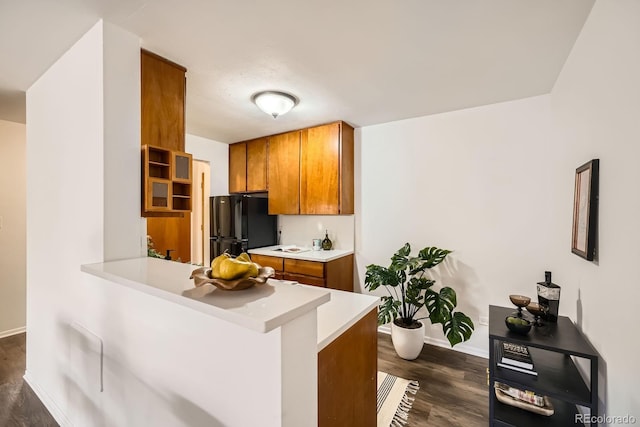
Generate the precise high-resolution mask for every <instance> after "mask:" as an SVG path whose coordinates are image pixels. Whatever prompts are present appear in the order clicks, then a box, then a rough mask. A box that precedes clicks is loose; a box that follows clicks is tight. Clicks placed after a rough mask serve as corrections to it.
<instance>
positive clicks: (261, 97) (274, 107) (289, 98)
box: [251, 90, 298, 119]
mask: <svg viewBox="0 0 640 427" xmlns="http://www.w3.org/2000/svg"><path fill="white" fill-rule="evenodd" d="M251 99H252V101H253V102H254V103H255V104H256V105H257V106H258V108H259V109H261V110H262V111H264V112H265V113H267V114H269V115H270V116H273V118H274V119H276V118H278V116H281V115H283V114H286V113H288V112H289V110H291V109H292V108H293V107H295V105H296V104H297V103H298V99H297V98H296V97H295V96H293V95H290V94H288V93H285V92H278V91H272V90H267V91H264V92H258V93H256V94H255V95H253V96H252V97H251Z"/></svg>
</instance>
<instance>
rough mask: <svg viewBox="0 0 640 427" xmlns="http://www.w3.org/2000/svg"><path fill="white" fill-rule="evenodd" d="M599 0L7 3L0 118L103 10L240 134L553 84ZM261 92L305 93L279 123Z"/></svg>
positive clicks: (195, 110)
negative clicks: (174, 68) (264, 108)
mask: <svg viewBox="0 0 640 427" xmlns="http://www.w3.org/2000/svg"><path fill="white" fill-rule="evenodd" d="M593 2H594V0H535V1H534V0H483V1H478V0H399V1H398V0H349V1H338V0H322V1H320V0H306V1H300V0H269V1H260V0H253V1H250V0H235V1H234V0H226V1H225V0H55V1H51V0H0V118H2V119H6V120H12V121H22V122H24V120H25V118H24V116H25V113H24V91H25V90H26V89H27V88H28V87H29V86H30V85H31V84H32V83H33V82H34V81H35V80H36V79H37V78H38V77H39V76H40V75H41V74H42V73H43V72H44V71H45V70H46V69H47V68H48V67H49V66H50V65H51V64H52V63H53V62H55V60H56V59H57V58H59V57H60V55H61V54H62V53H64V51H65V50H67V49H68V48H69V47H70V46H71V45H72V44H73V43H74V42H75V41H76V40H77V39H78V38H80V36H81V35H82V34H84V32H86V31H87V30H88V29H89V28H90V27H91V26H92V25H93V24H94V23H95V22H96V20H97V19H98V18H101V17H102V18H104V19H105V20H106V21H109V22H112V23H114V24H116V25H118V26H120V27H122V28H124V29H126V30H128V31H131V32H133V33H135V34H138V35H139V36H140V38H141V44H142V46H143V47H144V48H146V49H149V50H151V51H153V52H156V53H158V54H160V55H162V56H165V57H166V58H168V59H171V60H172V61H174V62H177V63H179V64H181V65H184V66H185V67H186V68H187V69H188V72H187V132H188V133H192V134H195V135H200V136H204V137H208V138H211V139H214V140H218V141H223V142H234V141H239V140H243V139H248V138H252V137H257V136H262V135H268V134H273V133H277V132H282V131H286V130H291V129H297V128H302V127H307V126H310V125H315V124H321V123H325V122H329V121H333V120H345V121H347V122H349V123H351V124H352V125H354V126H356V127H360V126H367V125H372V124H377V123H384V122H389V121H394V120H401V119H406V118H410V117H417V116H423V115H428V114H434V113H440V112H445V111H452V110H458V109H462V108H467V107H473V106H479V105H485V104H491V103H495V102H501V101H507V100H513V99H519V98H525V97H529V96H535V95H540V94H544V93H548V92H550V90H551V88H552V87H553V84H554V82H555V80H556V78H557V76H558V74H559V72H560V70H561V68H562V66H563V64H564V61H565V59H566V58H567V56H568V54H569V52H570V50H571V48H572V46H573V44H574V42H575V40H576V38H577V36H578V34H579V32H580V30H581V29H582V25H583V24H584V22H585V20H586V18H587V15H588V14H589V11H590V10H591V7H592V6H593ZM260 90H284V91H287V92H290V93H292V94H294V95H295V96H297V97H298V98H299V99H300V103H299V104H298V106H296V108H294V109H293V110H292V111H291V112H290V113H288V114H287V115H285V116H282V117H279V118H278V119H277V120H274V119H272V118H271V117H269V116H267V115H266V114H264V113H262V112H261V111H259V110H258V109H257V108H256V106H255V105H253V104H252V103H251V101H250V98H251V95H252V94H253V93H255V92H257V91H260Z"/></svg>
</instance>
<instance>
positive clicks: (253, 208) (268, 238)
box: [209, 195, 278, 260]
mask: <svg viewBox="0 0 640 427" xmlns="http://www.w3.org/2000/svg"><path fill="white" fill-rule="evenodd" d="M209 203H210V206H209V207H210V215H211V216H210V218H211V222H210V225H211V227H210V230H211V240H210V242H211V260H213V258H215V257H217V256H218V255H220V254H222V253H224V252H225V251H228V252H229V253H230V254H232V255H240V253H242V252H246V251H247V250H248V249H253V248H260V247H263V246H271V245H275V244H277V240H278V237H277V234H278V216H277V215H269V213H268V212H269V205H268V200H267V199H266V198H264V197H253V196H246V195H242V196H241V195H234V196H215V197H211V198H210V200H209Z"/></svg>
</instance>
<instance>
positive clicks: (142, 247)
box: [103, 22, 147, 261]
mask: <svg viewBox="0 0 640 427" xmlns="http://www.w3.org/2000/svg"><path fill="white" fill-rule="evenodd" d="M104 32H105V35H104V37H105V39H106V40H107V41H106V42H105V43H104V57H103V73H104V75H103V94H104V102H103V114H104V119H103V120H104V123H103V132H104V142H103V153H104V232H103V234H104V259H105V261H111V260H115V259H124V258H134V257H138V256H141V255H146V254H147V239H146V234H147V232H146V229H147V222H146V219H143V218H140V200H141V196H140V193H141V191H142V190H141V187H140V185H135V184H136V183H137V182H138V181H136V180H133V181H132V177H134V176H140V175H141V167H142V166H141V164H140V73H139V71H138V70H140V52H139V49H138V48H139V46H140V42H139V40H138V38H137V37H136V36H134V35H132V34H131V33H128V32H125V31H122V30H120V29H119V28H117V27H115V26H113V25H111V24H109V23H106V22H105V23H104ZM124 171H126V172H124ZM136 218H137V219H136Z"/></svg>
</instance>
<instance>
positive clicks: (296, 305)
mask: <svg viewBox="0 0 640 427" xmlns="http://www.w3.org/2000/svg"><path fill="white" fill-rule="evenodd" d="M196 268H197V266H194V265H190V264H181V263H178V262H173V261H165V260H160V259H155V258H147V257H142V258H133V259H127V260H120V261H110V262H103V263H95V264H84V265H81V266H80V270H81V271H83V272H85V273H87V274H91V275H93V276H97V277H100V278H102V279H105V280H108V281H111V282H114V283H117V284H120V285H123V286H126V287H129V288H132V289H136V290H138V291H140V292H143V293H146V294H149V295H153V296H156V297H158V298H162V299H164V300H167V301H171V302H174V303H177V304H179V305H182V306H185V307H189V308H191V309H193V310H196V311H199V312H201V313H204V314H208V315H211V316H213V317H216V318H219V319H222V320H225V321H228V322H231V323H234V324H237V325H239V326H243V327H246V328H248V329H252V330H254V331H256V332H260V333H266V332H269V331H271V330H273V329H275V328H277V327H279V326H282V325H284V324H285V323H288V322H290V321H291V320H293V319H295V318H297V317H299V316H301V315H303V314H304V313H307V312H309V311H311V310H313V309H315V308H318V307H319V306H321V305H322V304H325V303H326V302H328V301H330V299H331V293H330V292H329V291H327V290H324V289H319V288H313V287H306V286H304V287H303V286H291V285H288V284H282V283H280V281H278V280H269V281H268V282H267V283H266V284H264V285H261V286H260V287H258V286H256V287H254V288H251V289H250V290H248V292H247V291H238V292H232V291H221V290H214V291H213V292H210V293H209V294H208V295H205V297H204V298H201V299H197V298H191V297H187V296H184V295H182V293H183V292H184V291H188V290H192V289H196V288H194V285H193V281H192V280H191V279H189V276H190V273H191V271H193V270H195V269H196ZM205 286H207V285H205ZM209 286H211V287H212V286H213V285H209ZM267 286H271V287H273V292H272V293H271V294H270V295H268V296H266V297H263V296H260V295H259V296H260V298H259V299H257V301H259V303H260V304H259V306H260V308H262V307H265V304H266V307H267V309H266V310H262V311H261V310H259V309H257V308H258V305H257V301H256V302H254V301H251V298H250V297H251V295H252V290H253V293H254V294H255V293H258V292H262V289H265V288H266V287H267ZM198 289H201V288H198ZM216 291H218V292H219V293H218V294H216ZM222 293H224V296H222V295H223V294H222ZM216 295H217V296H216ZM232 298H235V299H243V301H242V302H245V300H246V301H248V303H244V304H243V305H242V306H240V308H235V309H229V308H225V307H224V306H225V305H228V301H229V300H231V299H232ZM247 298H248V299H247ZM269 303H270V304H271V306H270V307H269Z"/></svg>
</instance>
